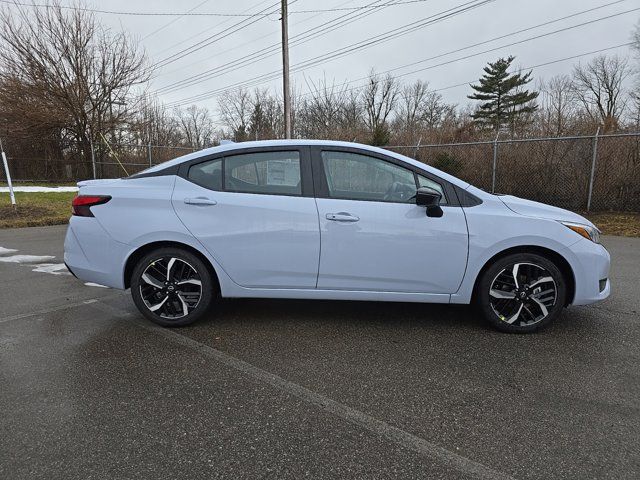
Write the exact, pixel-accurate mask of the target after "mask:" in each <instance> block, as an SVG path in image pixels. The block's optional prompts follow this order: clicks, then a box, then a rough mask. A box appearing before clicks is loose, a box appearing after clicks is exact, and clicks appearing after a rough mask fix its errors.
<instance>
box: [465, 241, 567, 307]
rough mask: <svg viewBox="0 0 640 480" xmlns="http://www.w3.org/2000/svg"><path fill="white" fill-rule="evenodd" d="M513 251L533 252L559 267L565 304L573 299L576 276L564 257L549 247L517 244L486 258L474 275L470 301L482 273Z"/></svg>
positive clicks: (474, 294)
mask: <svg viewBox="0 0 640 480" xmlns="http://www.w3.org/2000/svg"><path fill="white" fill-rule="evenodd" d="M514 253H535V254H538V255H540V256H542V257H545V258H546V259H548V260H550V261H552V262H553V263H555V264H556V266H557V267H558V268H559V269H560V272H561V273H562V277H563V278H564V280H565V282H566V283H567V298H566V305H569V304H570V303H572V302H573V299H574V297H575V292H576V278H575V274H574V272H573V268H571V265H570V264H569V262H568V261H567V259H566V258H564V257H563V256H562V255H561V254H559V253H558V252H556V251H554V250H551V249H550V248H546V247H541V246H538V245H519V246H517V247H511V248H507V249H505V250H501V251H500V252H498V253H496V254H495V255H494V256H493V257H491V258H490V259H489V260H487V261H486V262H485V264H484V265H483V266H482V268H481V269H480V271H479V272H478V274H477V275H476V279H475V281H474V284H473V293H472V297H471V301H472V302H474V301H475V299H476V293H477V290H478V284H479V283H480V279H481V278H482V275H483V274H484V272H485V271H486V270H487V269H488V268H489V267H490V266H491V265H492V264H493V263H494V262H495V261H497V260H499V259H501V258H503V257H506V256H507V255H512V254H514Z"/></svg>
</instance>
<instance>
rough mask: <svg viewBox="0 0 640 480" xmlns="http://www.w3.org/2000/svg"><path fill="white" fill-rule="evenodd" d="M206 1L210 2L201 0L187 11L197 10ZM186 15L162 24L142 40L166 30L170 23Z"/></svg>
mask: <svg viewBox="0 0 640 480" xmlns="http://www.w3.org/2000/svg"><path fill="white" fill-rule="evenodd" d="M205 3H209V0H204V1H203V2H200V3H199V4H198V5H196V6H195V7H193V8H192V9H191V10H189V11H188V12H187V13H191V12H193V11H194V10H197V9H198V8H200V7H201V6H202V5H204V4H205ZM185 16H186V15H180V16H179V17H177V18H174V19H173V20H169V21H168V22H167V23H165V24H164V25H162V26H161V27H158V28H156V29H155V30H154V31H153V32H151V33H148V34H146V35H145V36H144V37H142V40H146V39H147V38H149V37H151V36H153V35H155V34H156V33H158V32H160V31H162V30H164V29H165V28H167V27H168V26H169V25H173V24H174V23H176V22H177V21H178V20H180V19H181V18H182V17H185Z"/></svg>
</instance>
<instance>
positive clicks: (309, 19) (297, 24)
mask: <svg viewBox="0 0 640 480" xmlns="http://www.w3.org/2000/svg"><path fill="white" fill-rule="evenodd" d="M354 1H355V0H347V1H346V2H344V3H342V4H341V6H342V5H346V4H348V3H351V2H354ZM262 3H266V1H263V2H262ZM320 15H321V14H319V13H317V14H315V15H312V16H311V17H307V18H305V19H304V20H302V21H299V22H296V26H300V25H302V24H303V23H307V22H309V21H311V20H313V19H314V18H316V17H318V16H320ZM346 15H350V14H346ZM346 15H345V16H346ZM227 21H228V20H227ZM222 23H225V22H222ZM313 28H315V27H313ZM313 28H312V29H313ZM208 30H209V28H207V29H206V30H204V31H202V32H199V33H197V34H195V35H193V36H191V37H189V38H187V39H186V40H183V41H181V42H179V43H177V44H175V45H173V46H172V47H169V48H168V49H165V50H163V52H165V51H167V50H170V49H171V48H174V47H176V46H178V45H181V44H183V43H186V42H187V41H189V40H192V39H193V38H196V37H198V36H200V35H201V34H202V33H204V32H206V31H208ZM275 33H276V32H273V31H272V32H269V33H267V34H265V35H261V36H259V37H257V38H254V39H252V40H249V41H247V42H244V43H241V44H237V45H234V46H233V47H231V48H228V49H226V50H222V51H216V57H217V56H219V55H223V54H225V53H229V52H232V51H234V50H238V49H239V48H242V47H245V46H247V45H251V44H252V43H256V42H258V41H260V40H262V39H264V38H267V37H271V36H273V35H274V34H275ZM291 38H294V37H291ZM275 45H278V44H277V43H276V44H275ZM246 56H247V55H245V56H243V57H242V58H244V57H246ZM234 61H235V60H234ZM202 62H203V60H196V61H195V62H192V63H190V64H188V65H185V66H183V67H180V68H176V69H173V70H169V71H168V72H167V71H164V72H161V73H157V74H156V75H153V76H152V77H151V80H153V79H155V78H159V77H164V76H166V75H170V74H172V73H176V72H178V71H183V70H185V69H186V68H189V67H192V66H194V65H197V64H198V63H202ZM201 73H204V72H201ZM175 83H177V82H175ZM161 88H164V87H161Z"/></svg>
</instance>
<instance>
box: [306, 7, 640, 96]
mask: <svg viewBox="0 0 640 480" xmlns="http://www.w3.org/2000/svg"><path fill="white" fill-rule="evenodd" d="M624 1H626V0H617V1H615V2H611V3H607V4H604V5H600V6H598V7H594V8H590V9H587V10H583V11H581V12H576V13H573V14H571V15H566V16H564V17H560V18H557V19H555V20H549V21H547V22H543V23H539V24H537V25H533V26H531V27H527V28H523V29H520V30H516V31H514V32H511V33H507V34H505V35H500V36H498V37H494V38H490V39H489V40H484V41H482V42H477V43H474V44H471V45H467V46H465V47H461V48H457V49H455V50H450V51H448V52H445V53H441V54H438V55H434V56H432V57H429V58H425V59H422V60H418V61H416V62H411V63H407V64H404V65H400V66H398V67H394V68H390V69H389V70H385V71H382V72H379V74H380V75H384V74H386V73H391V72H395V71H397V70H401V69H403V68H407V67H411V66H414V65H417V64H420V63H424V62H428V61H431V60H435V59H437V58H442V57H445V56H448V55H451V54H453V53H458V52H462V51H464V50H469V49H471V48H475V47H479V46H480V45H485V44H487V43H491V42H495V41H496V40H501V39H503V38H507V37H511V36H514V35H518V34H520V33H524V32H527V31H530V30H534V29H536V28H540V27H544V26H547V25H551V24H553V23H557V22H560V21H563V20H567V19H569V18H573V17H576V16H579V15H583V14H585V13H590V12H592V11H595V10H599V9H601V8H605V7H609V6H611V5H615V4H618V3H622V2H624ZM634 10H638V9H632V10H628V11H626V12H620V13H616V14H613V15H609V16H605V17H600V18H597V19H594V20H590V21H587V22H584V23H580V24H577V25H573V26H571V27H564V28H561V29H559V30H554V31H552V32H547V33H545V34H541V35H537V36H533V37H529V38H527V39H524V40H520V41H517V42H514V43H510V44H509V45H505V46H502V47H496V48H495V49H491V50H485V51H483V52H479V53H477V54H474V56H475V55H481V54H483V53H490V52H492V51H495V50H498V49H500V48H504V47H508V46H513V45H518V44H520V43H524V42H528V41H531V40H536V39H538V38H541V37H546V36H549V35H554V34H556V33H560V32H563V31H566V30H571V29H574V28H579V27H583V26H585V25H589V24H591V23H595V22H599V21H603V20H607V19H609V18H612V17H616V16H619V15H624V14H626V13H629V12H632V11H634ZM466 58H468V57H461V58H460V59H466ZM460 59H457V60H454V61H458V60H460ZM448 63H450V62H445V63H443V64H438V65H437V66H442V65H446V64H448ZM430 68H433V66H431V67H427V68H426V69H430ZM423 70H424V69H419V70H414V71H412V72H407V73H405V74H402V75H400V76H404V75H410V74H412V73H417V72H420V71H423ZM367 78H368V77H360V78H357V79H355V80H350V81H348V82H346V85H348V84H350V83H354V82H358V81H360V80H366V79H367ZM303 96H304V95H303Z"/></svg>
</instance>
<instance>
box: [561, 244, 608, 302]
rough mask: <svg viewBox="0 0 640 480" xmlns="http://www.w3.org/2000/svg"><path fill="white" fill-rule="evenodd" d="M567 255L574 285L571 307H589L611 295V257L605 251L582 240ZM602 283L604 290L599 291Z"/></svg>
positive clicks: (570, 248)
mask: <svg viewBox="0 0 640 480" xmlns="http://www.w3.org/2000/svg"><path fill="white" fill-rule="evenodd" d="M568 253H569V255H567V256H568V257H570V263H571V267H572V268H573V273H574V275H575V283H576V289H575V295H574V298H573V301H572V302H571V303H572V305H589V304H591V303H596V302H601V301H602V300H605V299H606V298H607V297H608V296H609V295H610V294H611V281H610V280H609V269H610V266H611V257H610V255H609V252H608V251H607V249H606V248H604V247H603V246H602V245H599V244H596V243H593V242H592V241H590V240H587V239H583V240H580V241H579V242H577V243H575V244H574V245H572V246H571V247H569V248H568ZM602 281H604V288H602V289H601V282H602Z"/></svg>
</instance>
